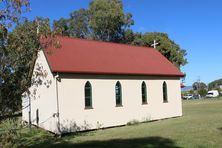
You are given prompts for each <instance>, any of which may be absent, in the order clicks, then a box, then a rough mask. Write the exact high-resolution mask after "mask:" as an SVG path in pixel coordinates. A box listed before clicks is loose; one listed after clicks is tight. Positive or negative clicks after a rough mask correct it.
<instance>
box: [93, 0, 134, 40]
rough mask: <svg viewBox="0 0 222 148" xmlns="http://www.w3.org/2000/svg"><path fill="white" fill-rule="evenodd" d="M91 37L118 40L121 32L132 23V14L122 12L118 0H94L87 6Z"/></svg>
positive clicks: (120, 37) (120, 3) (121, 34)
mask: <svg viewBox="0 0 222 148" xmlns="http://www.w3.org/2000/svg"><path fill="white" fill-rule="evenodd" d="M89 12H90V14H91V15H90V21H89V24H90V27H91V28H92V31H93V38H95V39H96V40H102V41H113V42H118V41H119V40H121V39H122V36H123V32H124V30H125V29H126V28H127V27H130V26H131V25H132V24H133V21H132V15H131V14H130V13H128V14H124V12H123V5H122V2H121V1H120V0H95V1H93V2H92V3H91V4H90V6H89Z"/></svg>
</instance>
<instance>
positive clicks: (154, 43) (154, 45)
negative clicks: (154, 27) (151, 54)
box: [151, 40, 159, 48]
mask: <svg viewBox="0 0 222 148" xmlns="http://www.w3.org/2000/svg"><path fill="white" fill-rule="evenodd" d="M158 44H159V43H157V42H156V40H154V41H153V44H152V45H151V46H152V47H153V48H156V45H158Z"/></svg>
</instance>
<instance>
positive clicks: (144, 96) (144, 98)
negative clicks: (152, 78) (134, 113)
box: [141, 81, 148, 105]
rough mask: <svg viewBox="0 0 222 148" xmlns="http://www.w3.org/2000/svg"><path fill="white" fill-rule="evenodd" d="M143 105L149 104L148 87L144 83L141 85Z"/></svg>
mask: <svg viewBox="0 0 222 148" xmlns="http://www.w3.org/2000/svg"><path fill="white" fill-rule="evenodd" d="M141 95H142V105H145V104H148V102H147V86H146V83H145V82H144V81H143V82H142V84H141Z"/></svg>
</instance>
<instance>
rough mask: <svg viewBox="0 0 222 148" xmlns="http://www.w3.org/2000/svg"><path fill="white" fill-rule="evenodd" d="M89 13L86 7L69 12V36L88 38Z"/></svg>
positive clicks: (89, 33)
mask: <svg viewBox="0 0 222 148" xmlns="http://www.w3.org/2000/svg"><path fill="white" fill-rule="evenodd" d="M89 19H90V13H89V11H88V10H86V9H80V10H78V11H74V12H72V13H71V14H70V20H69V23H70V28H69V33H70V36H73V37H77V38H90V37H91V30H90V26H89Z"/></svg>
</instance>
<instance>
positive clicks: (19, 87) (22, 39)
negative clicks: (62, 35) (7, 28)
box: [0, 18, 50, 115]
mask: <svg viewBox="0 0 222 148" xmlns="http://www.w3.org/2000/svg"><path fill="white" fill-rule="evenodd" d="M37 20H38V22H37V21H31V22H30V21H27V20H26V21H24V22H22V23H21V24H19V25H17V26H16V28H15V29H14V30H13V31H12V32H10V33H8V34H7V39H6V42H7V44H5V46H4V51H3V55H4V56H3V57H1V62H2V67H1V72H0V77H1V78H2V79H3V80H4V83H3V84H2V85H1V88H0V92H1V98H0V102H1V103H0V108H1V111H0V115H4V114H5V113H7V114H12V113H13V112H15V111H17V110H19V109H21V95H22V93H23V92H25V91H27V90H28V88H29V86H30V85H31V77H32V70H33V67H34V63H35V59H36V58H37V52H38V50H39V49H40V41H39V38H40V35H39V34H38V33H37V28H38V30H39V32H44V33H45V34H49V33H50V27H49V20H48V19H42V18H37ZM39 23H41V27H38V26H39ZM42 35H43V34H42Z"/></svg>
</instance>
